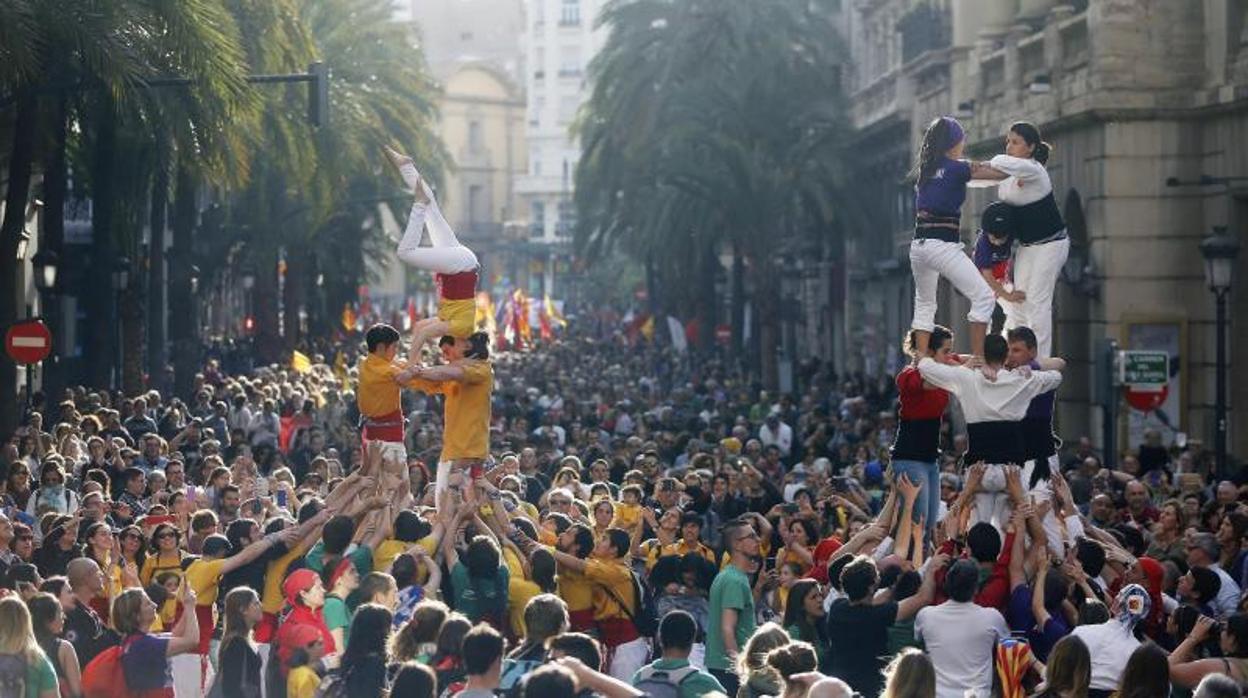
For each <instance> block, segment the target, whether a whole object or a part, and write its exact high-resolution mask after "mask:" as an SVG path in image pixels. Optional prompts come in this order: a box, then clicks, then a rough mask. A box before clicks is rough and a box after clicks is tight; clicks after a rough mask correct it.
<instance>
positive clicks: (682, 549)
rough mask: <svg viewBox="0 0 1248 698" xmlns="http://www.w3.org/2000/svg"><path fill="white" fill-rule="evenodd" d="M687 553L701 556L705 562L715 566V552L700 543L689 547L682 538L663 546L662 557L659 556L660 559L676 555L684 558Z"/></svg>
mask: <svg viewBox="0 0 1248 698" xmlns="http://www.w3.org/2000/svg"><path fill="white" fill-rule="evenodd" d="M689 553H697V554H699V555H701V556H702V557H704V558H706V561H707V562H709V563H711V564H715V551H713V550H711V549H710V548H708V547H706V545H704V544H702V543H697V544H695V545H689V544H688V543H686V542H685V540H684V539H683V538H682V539H680V540H678V541H676V542H675V543H672V544H670V545H665V546H663V553H662V555H660V557H667V556H668V555H676V556H678V557H684V556H685V555H687V554H689Z"/></svg>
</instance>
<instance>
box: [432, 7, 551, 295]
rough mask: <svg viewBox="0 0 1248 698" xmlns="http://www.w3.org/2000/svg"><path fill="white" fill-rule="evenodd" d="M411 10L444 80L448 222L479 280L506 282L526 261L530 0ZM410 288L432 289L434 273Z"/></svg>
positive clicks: (495, 286)
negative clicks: (523, 202)
mask: <svg viewBox="0 0 1248 698" xmlns="http://www.w3.org/2000/svg"><path fill="white" fill-rule="evenodd" d="M411 17H412V20H413V21H414V22H415V26H416V31H417V35H418V37H419V38H418V41H419V42H420V46H421V48H422V50H423V51H424V54H425V59H426V61H427V62H428V64H429V67H430V70H431V71H432V72H433V75H434V77H435V78H436V79H437V80H438V82H439V83H440V84H441V88H442V94H441V96H440V98H439V100H438V113H439V120H438V124H439V135H440V136H441V137H442V142H443V144H444V145H445V147H446V150H447V154H448V155H449V156H450V159H451V162H450V166H449V167H448V168H447V170H446V172H445V175H444V178H443V182H442V186H441V189H440V191H439V192H438V198H439V202H440V203H441V205H442V211H443V213H444V214H445V215H446V218H447V222H449V223H450V224H451V227H453V228H454V229H455V231H456V232H457V234H458V235H459V237H460V240H461V241H462V242H463V243H464V244H466V245H468V246H469V247H471V248H472V249H473V250H474V251H475V252H476V254H477V257H478V259H480V260H481V264H482V267H483V269H482V271H483V273H482V276H481V279H482V280H481V288H482V289H485V290H490V291H496V292H505V291H506V290H508V289H509V288H510V287H511V285H512V283H513V281H512V279H514V278H515V272H514V270H515V269H516V268H523V269H527V267H528V258H527V256H525V250H524V249H517V245H516V244H515V243H516V239H517V238H519V239H520V240H521V243H522V246H527V240H525V239H523V238H524V236H523V235H514V234H509V233H508V232H507V231H508V229H509V227H511V228H515V229H517V230H519V231H520V232H521V233H523V232H524V230H523V226H520V225H518V224H516V223H514V221H515V220H516V219H517V217H518V216H520V215H522V214H521V212H520V211H518V210H517V205H516V195H515V189H516V180H517V178H518V177H520V176H522V175H524V174H525V172H526V170H527V167H526V159H527V157H528V151H527V148H526V146H525V136H526V133H525V121H524V120H525V96H524V89H523V84H524V83H523V71H522V66H523V65H524V55H523V51H522V38H523V37H522V32H523V27H524V19H523V18H524V2H523V0H439V1H437V2H429V1H427V0H420V1H419V2H417V1H413V2H412V6H411ZM408 286H409V289H423V292H421V293H416V294H414V295H417V296H418V297H422V296H427V295H429V292H431V291H432V287H431V286H429V284H428V275H420V276H417V277H415V278H412V277H411V276H410V275H409V284H408Z"/></svg>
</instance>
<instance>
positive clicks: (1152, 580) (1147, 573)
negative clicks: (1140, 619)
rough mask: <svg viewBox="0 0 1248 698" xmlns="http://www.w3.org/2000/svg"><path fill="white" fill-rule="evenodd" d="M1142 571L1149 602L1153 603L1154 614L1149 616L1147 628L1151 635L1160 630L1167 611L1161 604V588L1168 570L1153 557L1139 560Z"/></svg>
mask: <svg viewBox="0 0 1248 698" xmlns="http://www.w3.org/2000/svg"><path fill="white" fill-rule="evenodd" d="M1137 564H1139V566H1140V571H1141V572H1143V573H1144V588H1145V589H1147V590H1148V600H1149V601H1150V602H1152V612H1151V613H1150V614H1149V616H1148V627H1147V628H1146V629H1147V630H1148V631H1149V633H1150V634H1152V633H1153V632H1155V631H1156V630H1158V629H1159V626H1160V625H1161V623H1162V622H1163V620H1164V617H1165V609H1164V608H1163V607H1162V603H1161V587H1162V585H1163V584H1164V583H1165V579H1166V570H1165V568H1164V567H1162V566H1161V563H1160V562H1157V561H1156V560H1154V559H1153V558H1151V557H1141V558H1140V559H1139V560H1138V563H1137Z"/></svg>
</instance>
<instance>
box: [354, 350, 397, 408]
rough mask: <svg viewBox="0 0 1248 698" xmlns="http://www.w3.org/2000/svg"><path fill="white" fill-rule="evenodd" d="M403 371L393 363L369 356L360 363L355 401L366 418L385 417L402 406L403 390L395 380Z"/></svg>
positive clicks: (373, 355)
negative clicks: (401, 396)
mask: <svg viewBox="0 0 1248 698" xmlns="http://www.w3.org/2000/svg"><path fill="white" fill-rule="evenodd" d="M401 370H402V369H401V368H400V367H399V366H398V365H397V364H395V363H394V362H392V361H386V360H385V359H383V358H381V357H380V356H377V355H376V354H369V355H368V356H365V357H364V360H363V361H361V362H360V382H359V386H358V387H357V388H356V391H355V401H356V404H357V405H359V408H360V413H361V414H363V415H364V416H365V417H384V416H386V415H388V414H391V413H393V412H394V411H395V410H398V409H399V408H400V406H401V404H402V403H401V402H400V399H399V398H400V395H401V394H402V392H403V388H402V387H401V386H400V385H399V384H398V383H396V382H395V380H394V378H395V376H397V375H398V374H399V372H400V371H401Z"/></svg>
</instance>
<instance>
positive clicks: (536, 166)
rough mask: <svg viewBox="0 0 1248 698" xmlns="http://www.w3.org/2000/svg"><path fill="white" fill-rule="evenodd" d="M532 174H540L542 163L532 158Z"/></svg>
mask: <svg viewBox="0 0 1248 698" xmlns="http://www.w3.org/2000/svg"><path fill="white" fill-rule="evenodd" d="M533 174H535V175H537V176H541V174H542V161H541V160H538V159H537V158H533Z"/></svg>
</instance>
